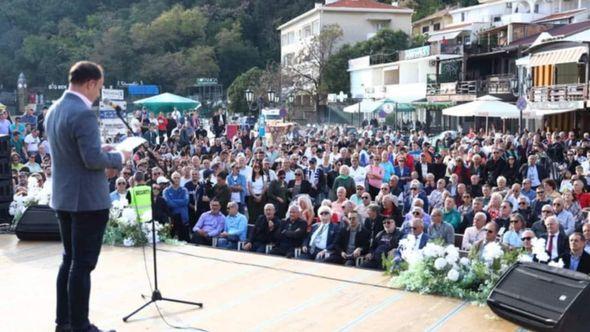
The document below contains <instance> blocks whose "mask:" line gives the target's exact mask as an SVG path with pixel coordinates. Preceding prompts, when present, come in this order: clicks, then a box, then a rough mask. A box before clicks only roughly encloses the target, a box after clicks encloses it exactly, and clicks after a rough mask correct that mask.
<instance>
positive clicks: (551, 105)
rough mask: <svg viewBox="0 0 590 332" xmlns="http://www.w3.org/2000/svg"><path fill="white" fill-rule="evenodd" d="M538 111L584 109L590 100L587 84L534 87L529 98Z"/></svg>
mask: <svg viewBox="0 0 590 332" xmlns="http://www.w3.org/2000/svg"><path fill="white" fill-rule="evenodd" d="M529 98H530V100H531V102H532V107H533V108H534V109H538V110H558V109H559V110H572V109H580V108H584V104H585V101H586V100H588V89H587V86H586V84H559V85H550V86H539V87H533V88H532V89H531V91H530V96H529Z"/></svg>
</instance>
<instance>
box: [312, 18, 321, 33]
mask: <svg viewBox="0 0 590 332" xmlns="http://www.w3.org/2000/svg"><path fill="white" fill-rule="evenodd" d="M311 32H312V33H313V35H314V36H317V35H319V34H320V20H315V21H313V23H311Z"/></svg>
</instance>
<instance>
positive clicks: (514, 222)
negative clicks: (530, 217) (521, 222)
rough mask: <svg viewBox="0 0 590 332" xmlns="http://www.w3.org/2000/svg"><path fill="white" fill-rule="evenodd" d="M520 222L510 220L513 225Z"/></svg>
mask: <svg viewBox="0 0 590 332" xmlns="http://www.w3.org/2000/svg"><path fill="white" fill-rule="evenodd" d="M517 222H518V220H510V223H511V224H516V223H517Z"/></svg>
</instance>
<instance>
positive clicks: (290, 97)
mask: <svg viewBox="0 0 590 332" xmlns="http://www.w3.org/2000/svg"><path fill="white" fill-rule="evenodd" d="M287 98H288V99H289V104H293V102H294V101H295V95H293V94H290V95H289V97H287Z"/></svg>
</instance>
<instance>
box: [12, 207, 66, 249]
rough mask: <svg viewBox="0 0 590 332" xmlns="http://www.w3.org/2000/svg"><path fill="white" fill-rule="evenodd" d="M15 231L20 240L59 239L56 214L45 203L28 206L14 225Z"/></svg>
mask: <svg viewBox="0 0 590 332" xmlns="http://www.w3.org/2000/svg"><path fill="white" fill-rule="evenodd" d="M15 233H16V237H18V238H19V239H20V240H36V241H59V240H60V235H59V223H58V222H57V216H56V215H55V212H54V211H53V210H52V209H51V208H50V207H49V206H47V205H36V206H30V207H28V208H27V209H26V210H25V212H24V213H23V216H22V217H21V219H20V221H19V222H18V224H17V225H16V229H15Z"/></svg>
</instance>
